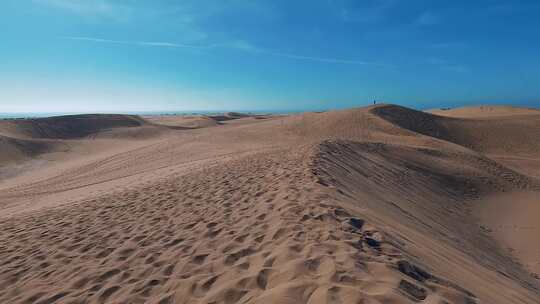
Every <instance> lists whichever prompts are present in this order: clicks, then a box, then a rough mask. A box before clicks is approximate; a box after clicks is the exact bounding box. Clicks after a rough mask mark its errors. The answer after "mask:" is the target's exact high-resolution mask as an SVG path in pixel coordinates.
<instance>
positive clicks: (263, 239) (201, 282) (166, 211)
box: [0, 105, 540, 304]
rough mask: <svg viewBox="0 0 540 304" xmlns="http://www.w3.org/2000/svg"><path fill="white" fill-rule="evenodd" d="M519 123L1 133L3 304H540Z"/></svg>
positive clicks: (538, 130) (368, 113) (282, 120)
mask: <svg viewBox="0 0 540 304" xmlns="http://www.w3.org/2000/svg"><path fill="white" fill-rule="evenodd" d="M505 111H507V112H508V113H507V115H505ZM524 111H529V110H520V109H510V108H504V109H503V108H497V110H496V112H497V114H496V115H485V114H484V113H483V112H482V111H479V112H481V114H478V115H476V114H475V113H476V112H475V110H470V111H466V110H460V111H457V112H455V113H454V114H452V115H447V116H441V115H439V114H440V113H437V115H435V114H431V113H426V112H419V111H415V110H412V109H408V108H404V107H399V106H394V105H377V106H373V107H368V108H360V109H350V110H345V111H332V112H323V113H304V114H299V115H290V116H274V117H271V116H269V117H265V118H266V119H255V118H253V117H244V116H243V115H237V114H234V113H233V114H227V115H224V117H228V119H221V118H222V117H217V118H216V117H214V118H208V117H206V118H201V117H192V118H189V119H188V118H186V117H180V118H178V117H175V118H163V117H154V118H152V117H145V118H144V119H142V118H139V117H134V116H107V117H100V118H99V119H102V120H103V121H99V122H100V124H99V125H96V121H95V119H97V117H96V116H84V117H81V118H80V119H82V122H81V121H80V120H75V119H73V118H72V119H70V120H67V121H62V122H61V123H59V124H58V125H57V124H56V123H55V120H54V119H51V120H47V122H48V123H49V124H50V125H47V124H45V123H44V122H42V121H40V122H38V123H36V122H34V123H28V122H26V123H21V124H20V125H17V124H13V123H9V124H8V123H4V122H2V124H0V134H2V135H3V136H5V137H10V138H15V139H16V140H26V141H32V142H33V141H54V142H55V143H63V144H68V145H69V146H70V149H65V150H62V151H63V152H59V151H54V150H51V151H49V150H47V149H48V148H47V149H44V150H39V149H38V150H37V152H36V153H28V154H27V155H26V156H25V157H24V159H32V160H40V159H45V160H47V163H46V165H43V166H37V167H35V168H34V167H32V168H24V170H22V172H19V175H17V176H12V177H9V178H4V179H3V180H0V287H1V288H0V302H2V303H160V304H164V303H294V304H297V303H440V304H442V303H538V302H539V299H540V284H539V280H538V276H537V275H535V274H534V272H537V271H538V268H537V267H538V266H537V265H539V264H538V263H539V262H540V257H539V256H538V254H537V251H535V250H537V249H535V248H538V247H537V245H538V241H537V240H536V239H535V235H536V233H535V231H536V230H534V229H536V228H537V227H536V226H534V225H533V224H534V220H535V219H536V218H538V216H540V214H538V210H540V209H538V208H536V207H537V206H536V204H535V203H534V202H533V201H531V200H530V199H527V202H525V203H521V204H519V205H515V206H514V205H512V207H515V208H510V209H511V210H513V212H514V213H510V212H506V211H504V210H508V208H509V207H508V205H507V204H510V203H512V202H511V200H509V199H505V200H503V202H502V203H501V202H498V203H493V204H490V202H494V200H492V199H491V198H492V197H494V196H495V197H500V196H501V194H504V195H516V197H517V196H521V195H524V196H526V197H535V195H536V194H538V192H539V191H540V180H539V179H538V176H539V175H540V172H539V171H537V170H536V169H534V167H531V166H528V165H524V163H523V162H522V161H521V160H525V161H528V162H531V160H534V159H540V142H539V141H538V139H539V138H540V137H538V135H540V116H539V115H537V114H532V113H528V114H526V115H525V114H523V112H524ZM445 112H446V111H445ZM448 113H450V112H448ZM464 113H466V114H464ZM517 113H519V114H517ZM491 114H493V113H491ZM449 116H451V117H449ZM231 117H232V118H234V119H231ZM183 119H184V120H183ZM190 119H191V120H190ZM210 119H212V121H214V122H215V123H208V122H209V121H210ZM229 121H231V123H229ZM233 121H234V122H233ZM44 124H45V126H48V127H44ZM73 124H75V125H77V126H79V127H76V128H75V127H72V125H73ZM6 146H7V145H6ZM15 146H16V144H14V143H9V147H15ZM47 147H48V146H47ZM10 149H11V148H10ZM1 151H2V152H1V153H2V156H1V157H3V159H5V160H6V162H5V163H11V162H14V160H15V159H16V158H13V156H12V155H13V154H17V151H15V152H9V151H12V150H8V149H2V150H1ZM4 151H8V152H4ZM13 151H14V150H13ZM28 151H31V149H30V148H28ZM21 153H22V152H21ZM510 158H511V160H510ZM21 159H22V158H21ZM21 161H22V160H21ZM0 166H2V163H0ZM5 166H7V165H4V167H5ZM524 167H527V168H528V170H523V168H524ZM0 168H1V167H0ZM511 197H513V196H511ZM505 208H506V209H505ZM500 210H503V212H504V213H505V214H506V215H507V216H506V217H504V218H501V217H500V216H501V215H500V214H501V212H500ZM535 215H536V216H535ZM516 221H517V222H516ZM508 223H510V224H508ZM508 225H517V226H518V227H519V229H507V228H505V227H507V226H508ZM531 225H532V226H531ZM526 227H533V228H531V230H530V231H529V232H527V233H525V232H523V229H525V228H526ZM535 227H536V228H535ZM535 246H536V247H535ZM508 247H512V250H510V249H509V248H508Z"/></svg>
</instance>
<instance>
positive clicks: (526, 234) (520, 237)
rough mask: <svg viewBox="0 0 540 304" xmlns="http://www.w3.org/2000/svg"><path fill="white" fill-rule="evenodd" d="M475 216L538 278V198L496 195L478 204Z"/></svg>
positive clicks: (520, 193) (520, 194)
mask: <svg viewBox="0 0 540 304" xmlns="http://www.w3.org/2000/svg"><path fill="white" fill-rule="evenodd" d="M476 213H477V214H478V217H479V218H480V219H481V220H482V222H483V223H484V224H485V227H486V228H487V229H489V230H490V231H492V232H493V233H494V235H495V236H496V238H497V239H498V240H500V241H501V243H503V244H504V245H506V246H507V249H508V250H509V251H510V252H512V253H513V254H514V255H515V256H516V257H517V258H518V259H519V260H520V261H521V262H522V263H523V264H524V265H525V267H527V268H528V269H529V270H530V271H532V272H533V273H535V274H536V275H537V276H539V278H540V241H539V240H540V239H539V238H540V220H539V218H538V215H539V214H540V195H539V194H538V193H536V192H531V193H529V192H511V193H504V194H497V195H494V196H492V197H488V198H485V199H483V200H482V201H479V202H478V203H477V207H476Z"/></svg>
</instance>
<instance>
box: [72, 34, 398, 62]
mask: <svg viewBox="0 0 540 304" xmlns="http://www.w3.org/2000/svg"><path fill="white" fill-rule="evenodd" d="M61 38H63V39H67V40H75V41H86V42H94V43H106V44H120V45H131V46H139V47H145V46H146V47H161V48H183V49H218V48H223V49H234V50H238V51H243V52H250V53H258V54H263V55H268V56H273V57H282V58H287V59H292V60H300V61H312V62H320V63H331V64H347V65H372V66H381V67H383V66H386V67H389V66H390V65H388V64H383V63H376V62H369V61H362V60H352V59H343V58H328V57H314V56H305V55H299V54H291V53H283V52H278V51H275V50H270V49H264V48H258V47H256V46H253V45H251V44H249V43H247V42H244V41H236V42H232V43H217V44H207V45H201V44H183V43H173V42H157V41H129V40H111V39H102V38H94V37H77V36H67V37H61Z"/></svg>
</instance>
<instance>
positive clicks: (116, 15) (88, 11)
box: [32, 0, 132, 21]
mask: <svg viewBox="0 0 540 304" xmlns="http://www.w3.org/2000/svg"><path fill="white" fill-rule="evenodd" d="M32 2H33V3H34V4H36V5H39V6H41V7H44V8H51V9H56V10H62V11H65V12H69V13H73V14H77V15H80V16H84V17H89V18H107V19H114V20H117V21H125V20H127V19H129V17H130V16H131V14H132V8H131V7H129V6H126V5H121V4H119V3H116V2H112V1H109V0H92V1H90V0H32Z"/></svg>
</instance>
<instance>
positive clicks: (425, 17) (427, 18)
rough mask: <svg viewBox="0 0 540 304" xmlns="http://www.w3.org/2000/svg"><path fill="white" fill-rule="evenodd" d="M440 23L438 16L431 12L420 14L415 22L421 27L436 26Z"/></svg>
mask: <svg viewBox="0 0 540 304" xmlns="http://www.w3.org/2000/svg"><path fill="white" fill-rule="evenodd" d="M441 22H442V19H441V17H440V16H439V15H436V14H435V13H433V12H431V11H426V12H424V13H422V14H421V15H420V16H419V17H418V19H417V20H416V24H418V25H421V26H428V25H436V24H439V23H441Z"/></svg>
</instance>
